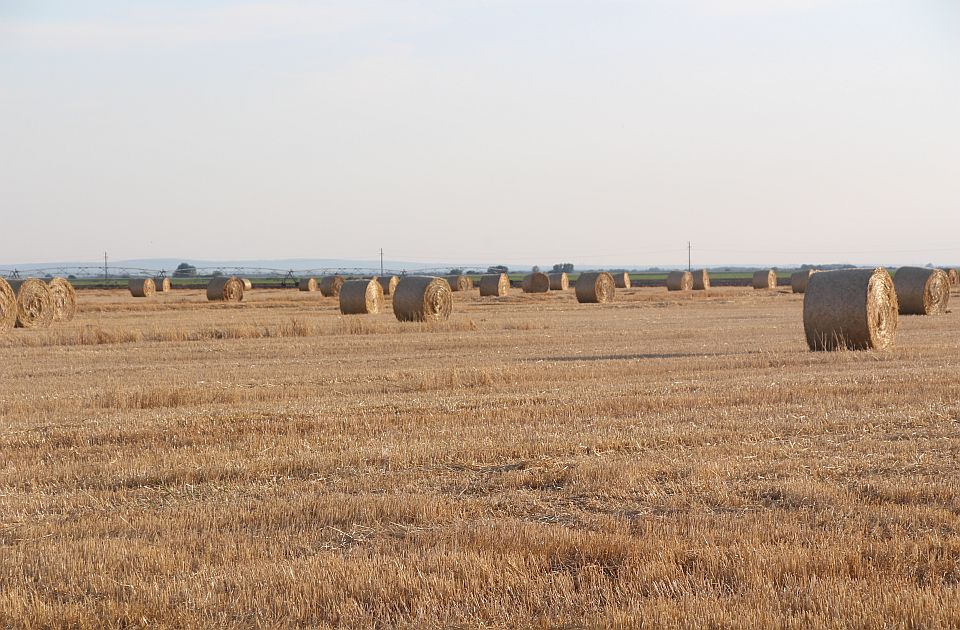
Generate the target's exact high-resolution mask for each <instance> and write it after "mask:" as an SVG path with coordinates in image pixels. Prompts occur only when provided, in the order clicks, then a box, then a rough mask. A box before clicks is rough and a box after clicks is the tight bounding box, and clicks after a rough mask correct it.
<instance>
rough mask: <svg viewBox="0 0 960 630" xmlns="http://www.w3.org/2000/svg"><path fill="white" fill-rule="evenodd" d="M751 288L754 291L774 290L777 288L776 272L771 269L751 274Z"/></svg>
mask: <svg viewBox="0 0 960 630" xmlns="http://www.w3.org/2000/svg"><path fill="white" fill-rule="evenodd" d="M753 288H754V289H776V288H777V272H776V271H774V270H773V269H766V270H764V271H755V272H754V273H753Z"/></svg>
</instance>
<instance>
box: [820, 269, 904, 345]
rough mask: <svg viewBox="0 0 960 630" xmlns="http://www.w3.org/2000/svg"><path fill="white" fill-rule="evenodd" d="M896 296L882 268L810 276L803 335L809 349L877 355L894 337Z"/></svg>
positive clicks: (839, 271) (888, 275)
mask: <svg viewBox="0 0 960 630" xmlns="http://www.w3.org/2000/svg"><path fill="white" fill-rule="evenodd" d="M897 311H898V307H897V292H896V291H895V290H894V288H893V279H891V278H890V274H889V273H887V271H886V270H885V269H883V268H878V269H841V270H838V271H822V272H820V273H815V274H813V275H812V276H810V279H809V282H808V283H807V290H806V295H804V298H803V330H804V332H805V333H806V336H807V345H808V346H809V347H810V349H811V350H841V349H848V350H868V349H870V348H876V349H878V350H883V349H885V348H889V347H891V346H892V345H893V342H894V339H895V338H896V334H897Z"/></svg>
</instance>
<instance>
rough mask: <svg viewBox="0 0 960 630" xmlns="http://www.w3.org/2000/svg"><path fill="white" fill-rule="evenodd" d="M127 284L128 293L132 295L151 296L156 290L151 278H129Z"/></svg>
mask: <svg viewBox="0 0 960 630" xmlns="http://www.w3.org/2000/svg"><path fill="white" fill-rule="evenodd" d="M127 286H128V287H130V295H132V296H133V297H151V296H152V295H153V294H154V293H156V292H157V285H156V283H155V282H154V281H153V278H130V282H128V283H127Z"/></svg>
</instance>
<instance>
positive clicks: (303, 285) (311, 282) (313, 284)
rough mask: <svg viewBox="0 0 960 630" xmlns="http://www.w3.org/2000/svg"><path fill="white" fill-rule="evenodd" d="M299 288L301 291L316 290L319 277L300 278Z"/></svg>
mask: <svg viewBox="0 0 960 630" xmlns="http://www.w3.org/2000/svg"><path fill="white" fill-rule="evenodd" d="M297 288H298V289H300V290H301V291H316V290H317V288H318V286H317V279H316V278H300V282H298V283H297Z"/></svg>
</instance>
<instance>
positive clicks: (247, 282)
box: [240, 278, 253, 291]
mask: <svg viewBox="0 0 960 630" xmlns="http://www.w3.org/2000/svg"><path fill="white" fill-rule="evenodd" d="M240 282H242V283H243V290H244V291H249V290H250V289H252V288H253V283H252V282H250V278H240Z"/></svg>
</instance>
